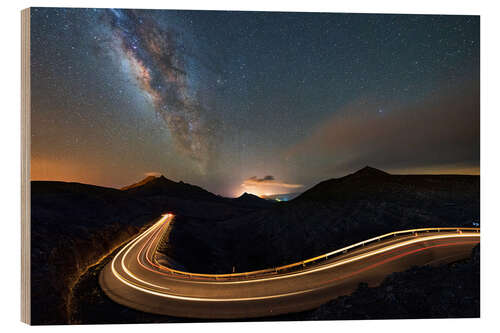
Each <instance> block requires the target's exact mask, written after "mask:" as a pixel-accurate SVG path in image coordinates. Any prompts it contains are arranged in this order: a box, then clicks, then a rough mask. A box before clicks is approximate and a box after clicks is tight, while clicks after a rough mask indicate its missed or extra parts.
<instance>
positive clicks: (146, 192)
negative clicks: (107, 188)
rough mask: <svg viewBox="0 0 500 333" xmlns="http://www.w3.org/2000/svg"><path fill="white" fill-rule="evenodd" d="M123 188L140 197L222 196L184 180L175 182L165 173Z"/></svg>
mask: <svg viewBox="0 0 500 333" xmlns="http://www.w3.org/2000/svg"><path fill="white" fill-rule="evenodd" d="M123 190H124V191H126V192H127V193H130V194H131V195H134V196H140V197H151V196H168V197H175V198H183V199H204V200H218V199H219V198H220V197H219V196H217V195H215V194H213V193H211V192H209V191H207V190H204V189H203V188H201V187H199V186H195V185H191V184H187V183H184V182H182V181H180V182H174V181H172V180H170V179H167V178H165V176H163V175H162V176H159V177H154V176H150V177H146V178H145V179H143V180H141V181H140V182H138V183H135V184H132V185H130V186H126V187H124V188H123Z"/></svg>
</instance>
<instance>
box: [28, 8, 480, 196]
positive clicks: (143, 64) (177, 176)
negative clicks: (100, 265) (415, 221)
mask: <svg viewBox="0 0 500 333" xmlns="http://www.w3.org/2000/svg"><path fill="white" fill-rule="evenodd" d="M31 13H32V23H31V31H32V32H31V34H32V37H31V43H32V44H31V66H32V67H31V73H32V81H31V84H32V96H31V97H32V146H31V149H32V151H31V152H32V161H31V163H32V164H31V168H32V171H31V173H32V179H33V180H42V179H43V180H62V181H77V182H82V183H88V184H97V185H102V186H110V187H121V186H125V185H128V184H130V183H133V182H136V181H138V180H140V179H141V178H143V177H145V175H149V174H163V175H165V176H166V177H167V178H169V179H172V180H175V181H180V180H182V181H184V182H188V183H192V184H196V185H199V186H202V187H204V188H205V189H207V190H209V191H212V192H214V193H217V194H221V195H225V196H237V195H240V194H241V193H242V192H244V191H247V192H251V193H255V194H258V195H261V194H275V193H288V192H300V191H303V190H305V189H307V188H308V187H310V186H312V185H315V184H316V183H318V182H319V181H322V180H325V179H329V178H332V177H339V176H343V175H345V174H346V173H350V172H353V171H356V170H357V169H359V168H361V167H363V166H365V165H370V166H373V167H377V168H380V169H383V170H385V171H389V172H393V173H471V174H478V173H479V152H480V149H479V140H480V138H479V55H480V54H479V44H480V41H479V17H477V16H438V15H369V14H326V13H314V14H313V13H265V12H216V11H159V10H155V11H153V10H137V11H132V10H116V9H111V10H105V9H55V8H33V9H32V12H31Z"/></svg>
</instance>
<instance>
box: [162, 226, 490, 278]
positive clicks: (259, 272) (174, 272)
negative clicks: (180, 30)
mask: <svg viewBox="0 0 500 333" xmlns="http://www.w3.org/2000/svg"><path fill="white" fill-rule="evenodd" d="M453 231H455V232H457V233H461V232H463V231H468V232H477V233H480V228H461V227H458V228H420V229H409V230H402V231H394V232H390V233H387V234H384V235H381V236H377V237H373V238H370V239H367V240H364V241H361V242H358V243H355V244H352V245H349V246H346V247H343V248H341V249H338V250H335V251H331V252H328V253H325V254H322V255H319V256H316V257H313V258H310V259H306V260H302V261H298V262H295V263H292V264H288V265H284V266H279V267H274V268H267V269H261V270H256V271H249V272H242V273H226V274H203V273H190V272H184V271H180V270H176V269H173V268H170V267H166V266H163V265H161V264H158V263H157V262H156V260H155V259H154V255H153V260H155V262H156V263H157V264H158V266H159V267H160V268H161V269H162V270H164V271H168V272H170V273H171V274H172V275H176V276H178V277H183V278H188V279H204V280H206V279H209V280H216V281H217V280H228V279H229V280H234V279H236V280H237V279H247V278H252V277H257V276H261V275H265V274H278V273H288V272H291V271H293V270H295V269H298V268H304V267H306V266H309V265H313V264H315V263H318V262H320V261H324V260H328V259H331V258H332V257H335V256H338V255H342V254H346V253H347V252H349V251H352V250H353V249H358V248H361V247H364V246H365V245H367V244H371V243H375V242H379V241H381V240H383V239H387V238H390V237H396V236H404V235H415V236H416V235H418V234H419V233H429V232H453ZM162 236H163V235H162ZM158 244H159V242H158ZM158 244H157V246H156V247H155V251H154V253H156V250H157V247H158Z"/></svg>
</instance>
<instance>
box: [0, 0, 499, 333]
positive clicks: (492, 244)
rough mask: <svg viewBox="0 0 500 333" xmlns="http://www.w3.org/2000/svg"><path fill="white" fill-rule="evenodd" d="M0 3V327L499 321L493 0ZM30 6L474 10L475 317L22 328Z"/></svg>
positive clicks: (323, 327) (405, 327)
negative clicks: (24, 22)
mask: <svg viewBox="0 0 500 333" xmlns="http://www.w3.org/2000/svg"><path fill="white" fill-rule="evenodd" d="M6 3H7V1H6V2H3V9H2V10H1V11H0V12H1V13H0V15H1V20H0V24H1V25H2V29H1V30H0V36H1V38H0V50H1V51H0V56H1V58H2V61H1V62H0V82H1V89H0V94H1V96H2V103H1V104H0V105H1V107H0V119H1V121H0V136H1V139H0V145H1V148H0V152H1V154H0V160H1V163H0V168H1V172H0V208H1V210H0V216H1V219H0V235H1V239H0V246H1V252H0V269H1V270H0V277H1V284H0V318H1V321H0V330H1V331H3V332H12V331H18V330H19V331H27V330H37V331H38V332H51V331H53V330H54V331H55V332H62V331H66V330H68V329H70V330H71V331H74V332H87V331H88V330H92V331H93V332H118V331H120V332H135V331H137V330H148V331H153V330H162V331H179V330H182V331H184V332H185V331H188V332H199V331H203V332H207V331H208V332H216V331H217V332H235V331H236V332H238V333H240V332H242V333H246V332H255V331H261V332H264V331H267V330H269V331H287V332H303V331H304V330H307V331H309V332H311V331H312V330H314V331H318V330H319V331H330V332H332V331H337V332H349V333H351V332H370V333H371V332H387V331H389V332H391V331H400V332H401V331H404V332H421V331H424V330H425V331H426V332H439V331H448V332H451V331H453V332H474V331H478V332H479V331H481V332H482V331H496V330H498V327H500V321H499V320H498V319H497V318H500V311H499V310H498V309H499V308H500V305H499V301H500V299H499V298H500V293H499V289H500V288H499V282H500V278H499V268H498V267H499V265H500V260H498V257H499V255H500V249H499V246H498V244H499V243H500V241H499V239H498V238H499V237H500V236H499V235H500V228H499V227H498V225H499V224H500V219H499V214H498V211H499V210H498V208H497V206H498V203H497V195H499V194H498V190H499V188H500V182H499V179H500V177H499V176H498V173H500V163H499V161H500V158H499V153H500V148H499V146H500V136H499V134H498V133H499V132H500V128H499V127H500V116H499V114H500V107H499V102H498V100H499V95H500V84H499V78H500V71H499V67H500V66H499V62H500V57H499V47H498V41H499V40H500V38H499V35H500V24H499V21H500V15H499V9H500V5H498V2H497V1H488V0H485V1H478V0H476V1H470V0H469V1H458V0H454V1H453V0H450V1H444V0H417V1H401V0H394V1H390V0H377V1H370V0H365V1H361V0H346V1H319V0H306V1H304V0H302V1H296V0H288V1H285V0H279V1H269V0H267V1H266V0H252V1H239V2H237V1H228V0H227V1H222V0H211V1H209V2H206V1H201V0H200V1H195V0H182V1H181V0H175V1H153V0H140V1H138V0H135V1H134V0H119V1H118V0H88V1H84V0H73V1H71V2H70V1H49V0H45V1H25V0H20V1H16V2H13V1H9V2H8V3H7V4H6ZM29 6H51V7H68V6H71V7H121V8H138V7H139V8H158V9H225V10H231V9H234V10H275V11H277V10H279V11H328V12H351V13H353V12H354V13H355V12H364V13H427V14H476V15H478V14H479V15H481V53H482V55H481V77H482V82H481V84H482V86H481V88H482V89H481V95H482V96H481V125H482V126H481V148H482V150H481V152H482V154H481V204H482V205H481V206H482V211H481V215H482V216H481V226H482V233H481V234H482V236H481V238H482V240H481V246H482V249H481V259H482V263H481V319H453V320H439V319H438V320H379V321H325V322H274V323H243V324H242V323H227V324H161V325H148V326H144V325H108V326H103V325H99V326H73V327H71V328H70V327H68V326H56V327H39V328H29V327H28V326H27V325H24V324H22V323H21V322H20V321H19V320H20V84H21V83H20V73H21V71H20V49H21V47H20V10H21V9H23V8H26V7H29Z"/></svg>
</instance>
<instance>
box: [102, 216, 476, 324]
mask: <svg viewBox="0 0 500 333" xmlns="http://www.w3.org/2000/svg"><path fill="white" fill-rule="evenodd" d="M173 218H174V216H173V215H172V214H165V215H164V216H162V217H161V218H160V220H159V221H158V222H156V223H155V224H154V225H153V226H151V227H150V228H149V229H148V230H146V231H145V232H144V233H142V234H141V235H139V236H138V237H136V238H135V239H134V240H132V241H131V242H130V243H129V244H127V245H126V246H125V247H123V248H122V249H121V250H120V251H119V252H118V253H117V255H116V256H115V257H114V258H113V260H112V261H111V262H110V264H108V266H109V267H108V266H107V267H106V268H105V269H104V270H103V272H101V276H100V284H101V287H102V288H103V290H104V291H105V292H106V294H107V295H108V296H110V297H111V298H112V299H113V300H115V301H117V302H119V303H121V304H124V305H127V306H130V307H133V308H136V309H138V310H143V311H147V312H153V313H161V314H170V315H177V316H179V315H180V316H186V317H201V318H239V317H252V316H262V315H269V314H270V313H272V314H277V313H285V312H290V311H293V310H294V309H295V308H296V309H298V310H303V309H305V308H311V307H312V306H313V305H315V306H317V305H320V304H321V303H318V302H325V301H327V300H328V299H332V298H334V296H339V295H340V294H339V295H337V294H334V293H333V291H334V290H336V292H337V293H341V291H339V290H340V289H342V288H344V287H345V288H347V287H349V288H351V289H352V286H351V285H353V284H355V283H356V282H359V281H365V280H366V281H368V282H377V281H379V280H380V278H381V276H380V275H381V273H379V272H378V271H377V269H378V270H380V269H383V270H387V272H384V275H383V276H385V275H387V274H390V273H392V272H393V271H397V270H398V269H400V268H399V267H400V266H401V265H402V261H401V259H402V258H410V259H409V262H408V263H405V264H404V265H409V264H412V263H413V261H415V262H416V263H417V264H422V263H425V262H432V261H433V260H436V258H438V259H440V260H441V261H443V260H456V259H459V258H461V257H466V254H467V253H468V251H469V252H470V249H471V248H472V247H473V246H474V245H475V244H477V243H478V242H479V238H480V235H479V229H475V228H428V229H412V230H405V231H401V232H395V233H389V234H386V235H383V236H380V237H375V238H372V239H370V240H367V241H364V242H359V243H356V244H354V245H352V246H348V247H346V248H342V249H339V250H336V251H332V252H329V253H327V254H325V255H322V256H318V257H315V258H311V259H308V260H304V261H301V262H298V263H294V264H290V265H285V266H281V267H277V268H273V269H266V270H258V271H252V272H245V273H234V274H199V273H189V272H183V271H179V270H175V269H172V268H169V267H166V266H163V265H161V264H158V263H156V261H155V260H154V255H155V252H156V248H157V246H158V244H159V241H160V240H161V238H162V236H163V234H164V232H165V231H166V230H167V228H168V225H169V223H170V222H171V221H172V219H173ZM414 233H417V234H416V235H414ZM391 236H395V237H396V236H397V237H396V238H390V237H391ZM398 237H399V238H398ZM345 252H347V253H345ZM428 256H430V258H429V260H427V259H425V258H426V257H428ZM422 258H424V259H422ZM320 259H321V260H324V261H322V262H318V260H320ZM422 261H424V262H422ZM300 266H303V267H300ZM291 268H293V269H297V268H300V269H299V270H296V271H291V272H290V271H287V270H289V269H291ZM383 276H382V277H383ZM235 278H237V279H239V280H237V281H235V280H229V279H235ZM363 279H365V280H363ZM358 280H359V281H358ZM347 289H348V288H347ZM132 290H133V291H132ZM322 291H323V292H324V295H322V294H321V295H320V294H318V293H319V292H322ZM330 292H331V293H332V295H330V294H329V293H330ZM342 292H343V291H342ZM327 296H328V299H326V298H325V297H327ZM151 298H152V299H153V300H154V301H151ZM292 299H303V300H306V301H307V302H303V304H301V303H297V304H296V307H294V304H293V303H292V304H291V305H290V304H287V305H283V304H284V303H283V301H280V300H292ZM255 302H260V304H261V307H262V309H257V310H252V311H253V312H248V310H245V311H243V309H248V307H249V306H250V305H251V306H252V309H254V308H253V307H255V306H256V305H255V304H256V303H255ZM202 304H206V306H205V307H204V308H203V309H200V308H201V307H203V305H202ZM216 304H221V306H220V307H219V308H218V307H217V306H215V305H216ZM230 304H233V306H232V307H231V308H228V306H230ZM190 306H191V307H192V309H194V310H193V311H194V312H193V313H191V310H190ZM177 307H178V308H177ZM257 307H258V304H257ZM181 308H186V309H187V310H185V311H188V312H186V313H184V312H180V311H181ZM240 308H241V310H240ZM285 309H286V310H285ZM290 309H291V310H290ZM219 312H220V313H219Z"/></svg>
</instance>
